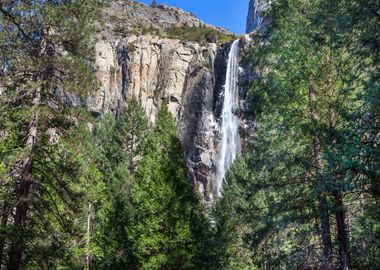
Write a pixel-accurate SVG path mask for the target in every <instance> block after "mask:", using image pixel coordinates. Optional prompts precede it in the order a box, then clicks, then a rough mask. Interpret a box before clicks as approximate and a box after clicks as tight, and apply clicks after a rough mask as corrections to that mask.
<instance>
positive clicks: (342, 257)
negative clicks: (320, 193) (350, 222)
mask: <svg viewBox="0 0 380 270" xmlns="http://www.w3.org/2000/svg"><path fill="white" fill-rule="evenodd" d="M334 198H335V217H336V226H337V232H338V243H339V269H340V270H345V269H348V265H349V257H348V249H347V246H348V245H347V234H346V224H345V215H344V206H343V196H342V193H341V192H339V191H336V192H334Z"/></svg>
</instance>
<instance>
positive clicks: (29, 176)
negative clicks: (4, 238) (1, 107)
mask: <svg viewBox="0 0 380 270" xmlns="http://www.w3.org/2000/svg"><path fill="white" fill-rule="evenodd" d="M40 100H41V94H40V91H39V90H36V91H35V92H34V98H33V107H34V108H33V109H36V108H37V107H38V105H39V104H40ZM37 124H38V112H33V113H32V117H31V121H30V123H29V127H28V135H27V138H26V145H25V146H26V149H27V150H28V151H29V153H28V155H27V156H26V157H24V159H23V160H22V164H23V167H22V172H21V176H20V184H19V192H18V193H19V201H18V202H17V204H16V214H15V218H14V228H15V230H14V232H15V234H17V235H14V236H13V238H12V241H11V246H10V248H9V256H8V257H9V258H8V264H7V269H8V270H19V269H22V257H23V251H24V247H25V229H26V220H27V212H28V208H29V197H30V189H31V186H32V184H33V157H34V155H33V152H34V149H35V146H36V143H37V130H38V128H37Z"/></svg>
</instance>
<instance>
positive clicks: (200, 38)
mask: <svg viewBox="0 0 380 270" xmlns="http://www.w3.org/2000/svg"><path fill="white" fill-rule="evenodd" d="M165 32H166V34H167V36H168V37H169V38H173V39H181V40H189V41H197V42H201V43H227V42H230V41H232V40H234V39H236V36H234V35H232V34H227V33H224V32H222V31H219V30H216V29H212V28H209V27H195V26H194V27H172V28H168V29H166V30H165Z"/></svg>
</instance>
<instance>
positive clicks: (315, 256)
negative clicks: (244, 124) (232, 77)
mask: <svg viewBox="0 0 380 270" xmlns="http://www.w3.org/2000/svg"><path fill="white" fill-rule="evenodd" d="M379 9H380V6H379V3H378V2H376V1H355V3H353V2H352V1H324V0H320V1H309V0H287V1H273V6H272V10H271V11H270V14H271V17H272V23H271V25H270V27H269V29H268V33H267V34H266V35H265V36H263V37H262V39H263V41H264V42H263V43H262V46H259V47H255V48H253V49H252V51H251V52H250V54H249V55H248V56H247V57H248V58H249V59H251V61H252V63H253V66H254V67H258V68H259V70H261V71H263V72H262V73H261V74H260V78H258V79H257V80H255V81H254V82H253V85H252V87H251V91H250V93H249V100H250V101H251V103H250V108H251V109H250V111H249V112H247V113H248V114H249V115H250V116H251V117H252V118H253V119H255V120H256V121H257V123H258V128H257V131H256V134H255V141H254V142H253V143H252V144H251V147H250V150H249V151H248V153H247V155H246V156H245V157H244V158H243V159H240V160H239V161H237V162H236V164H235V166H234V168H233V169H232V171H231V172H230V174H229V178H228V183H229V184H228V186H227V187H226V188H225V193H224V196H223V198H222V199H221V200H220V202H219V204H218V205H217V207H216V217H217V220H218V222H217V228H218V230H220V232H219V233H220V234H222V235H225V239H224V240H223V241H222V244H221V246H222V247H221V246H220V245H219V246H218V248H219V249H220V250H224V253H223V254H222V256H221V258H224V259H226V258H232V259H233V258H235V257H236V254H237V253H238V254H239V255H238V256H239V257H240V258H242V257H244V256H243V255H242V254H245V256H248V258H249V259H250V260H252V262H253V263H254V264H255V265H257V266H259V267H260V268H261V269H349V268H350V269H378V268H379V267H380V260H379V256H380V249H379V245H378V244H379V239H380V230H379V228H380V227H379V225H380V223H379V221H380V216H379V213H380V212H379V176H380V174H379V172H380V171H379V168H380V164H379V161H380V159H379V157H380V152H379V139H380V137H379V136H380V125H379V123H380V122H379V119H380V118H379V93H380V87H379V64H380V62H379V60H380V58H379V48H380V47H379V44H380V36H379V33H378V31H377V30H376V28H377V27H378V25H379V22H380V16H379V13H378V12H375V10H379ZM224 233H225V234H224ZM223 243H224V244H223ZM232 262H233V261H232ZM248 262H250V261H248ZM226 263H230V264H231V262H226ZM227 269H229V268H228V267H227ZM239 269H240V268H239ZM241 269H244V268H243V267H242V268H241Z"/></svg>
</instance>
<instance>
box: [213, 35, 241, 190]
mask: <svg viewBox="0 0 380 270" xmlns="http://www.w3.org/2000/svg"><path fill="white" fill-rule="evenodd" d="M238 79H239V40H235V41H234V42H233V43H232V46H231V49H230V52H229V54H228V63H227V72H226V84H225V86H224V88H225V89H224V101H223V109H222V114H221V122H220V132H221V142H220V148H219V156H218V160H217V162H216V194H217V196H220V195H221V191H222V187H223V182H224V180H225V176H226V173H227V171H228V170H229V169H230V167H231V165H232V163H233V162H234V160H235V158H236V156H237V154H238V152H240V137H239V124H240V119H239V117H238V116H237V115H236V112H237V110H238V108H239V86H238Z"/></svg>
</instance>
